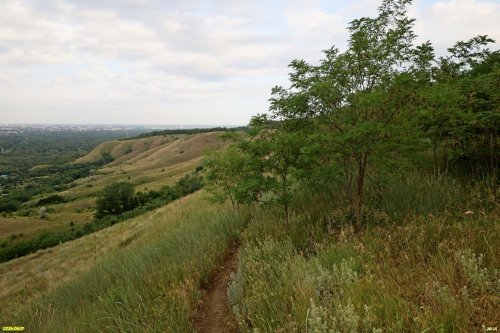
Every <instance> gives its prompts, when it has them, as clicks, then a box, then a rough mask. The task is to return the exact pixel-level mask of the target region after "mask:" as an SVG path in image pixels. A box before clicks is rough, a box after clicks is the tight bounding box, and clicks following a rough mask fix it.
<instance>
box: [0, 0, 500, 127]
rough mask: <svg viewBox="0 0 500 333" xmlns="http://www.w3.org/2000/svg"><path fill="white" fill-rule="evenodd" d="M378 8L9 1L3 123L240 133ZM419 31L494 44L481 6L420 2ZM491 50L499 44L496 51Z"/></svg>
mask: <svg viewBox="0 0 500 333" xmlns="http://www.w3.org/2000/svg"><path fill="white" fill-rule="evenodd" d="M378 5H379V1H375V0H356V1H351V2H347V1H345V0H341V1H329V0H328V1H327V0H289V1H284V0H280V1H273V2H269V1H262V0H257V1H233V0H213V1H195V0H186V1H182V2H179V1H172V0H170V1H160V0H126V1H120V2H118V1H107V0H88V1H69V0H46V1H28V0H16V1H15V0H4V1H1V2H0V122H84V123H99V122H104V123H112V122H120V123H178V124H188V123H197V124H203V123H205V124H219V123H220V124H244V123H246V122H247V121H248V119H249V118H250V117H251V116H252V115H254V114H256V113H259V112H265V111H266V110H267V107H268V102H267V99H268V98H269V94H270V89H271V87H272V86H274V85H276V84H285V83H286V78H287V73H288V68H287V65H288V63H289V62H290V61H291V60H292V59H295V58H303V59H306V60H307V61H312V62H315V61H317V60H318V59H319V58H320V57H321V51H322V50H323V49H327V48H329V47H330V46H332V45H334V44H335V45H337V46H339V47H343V46H345V42H346V39H347V32H346V30H345V28H346V26H347V23H348V22H349V21H350V20H352V19H354V18H357V17H359V16H362V15H370V16H373V15H375V13H376V8H377V7H378ZM410 13H411V15H413V16H415V17H416V18H417V24H416V26H415V30H416V32H417V33H418V35H419V36H420V37H419V38H420V39H421V40H423V41H425V40H428V39H430V40H431V41H433V42H434V44H435V46H436V47H437V48H438V51H440V52H443V51H444V50H445V49H446V48H447V47H449V46H451V44H453V43H454V42H455V41H456V40H460V39H468V38H470V37H472V36H473V35H476V34H490V35H492V36H493V37H494V38H497V39H498V38H500V36H496V35H495V34H498V33H499V32H500V24H499V23H498V22H497V21H498V20H497V18H498V17H500V5H499V4H498V3H497V2H492V1H488V0H448V1H431V0H425V1H424V0H421V1H417V2H416V3H415V5H414V6H413V7H412V9H411V12H410ZM495 47H497V48H498V44H496V45H495Z"/></svg>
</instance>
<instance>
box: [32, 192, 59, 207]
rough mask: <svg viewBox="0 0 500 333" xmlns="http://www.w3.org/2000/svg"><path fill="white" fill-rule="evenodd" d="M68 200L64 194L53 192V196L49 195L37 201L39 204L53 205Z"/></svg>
mask: <svg viewBox="0 0 500 333" xmlns="http://www.w3.org/2000/svg"><path fill="white" fill-rule="evenodd" d="M64 202H66V199H64V197H63V196H61V195H59V194H52V195H51V196H48V197H46V198H43V199H40V200H38V202H37V204H36V205H37V206H46V205H53V204H58V203H64Z"/></svg>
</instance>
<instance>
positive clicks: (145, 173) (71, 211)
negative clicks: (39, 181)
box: [0, 132, 224, 246]
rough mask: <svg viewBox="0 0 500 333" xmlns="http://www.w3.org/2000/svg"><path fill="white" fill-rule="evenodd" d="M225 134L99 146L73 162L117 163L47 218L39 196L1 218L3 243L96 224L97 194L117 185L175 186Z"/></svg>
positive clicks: (80, 183)
mask: <svg viewBox="0 0 500 333" xmlns="http://www.w3.org/2000/svg"><path fill="white" fill-rule="evenodd" d="M219 135H220V133H218V132H209V133H202V134H194V135H172V136H154V137H147V138H137V139H132V140H121V141H120V140H113V141H108V142H105V143H103V144H100V145H98V146H97V147H96V148H94V149H93V150H92V151H90V152H89V153H88V154H87V155H85V156H84V157H82V158H79V159H78V160H76V161H74V162H73V163H95V162H96V161H98V160H100V159H102V156H103V155H105V154H108V155H110V156H111V157H112V158H113V160H112V162H110V163H108V164H106V165H104V166H103V167H102V168H100V169H97V170H92V171H91V174H90V175H89V176H88V177H85V178H81V179H78V180H76V181H74V182H73V183H72V184H71V187H70V188H69V189H67V190H65V191H62V192H59V193H58V194H59V195H61V196H63V197H64V198H65V199H66V200H67V202H65V203H59V204H53V205H48V206H47V211H48V218H47V219H40V218H39V216H38V213H37V212H38V207H36V203H37V201H38V200H39V199H40V198H41V197H42V196H40V197H36V198H34V199H33V200H31V201H30V202H27V203H26V204H24V206H23V208H22V211H21V213H20V214H16V215H6V216H0V235H1V236H0V243H2V244H3V245H5V246H12V245H15V244H17V243H19V242H23V241H29V240H31V239H34V238H36V237H39V236H40V235H41V234H43V233H44V232H66V231H68V232H70V231H71V232H72V231H74V230H78V229H79V228H81V227H82V226H83V225H85V224H86V223H88V222H89V221H91V220H92V217H93V213H94V211H95V198H96V195H97V194H98V193H99V192H100V191H101V190H102V189H103V188H104V187H105V186H106V185H109V184H111V183H113V182H119V181H127V182H130V183H131V184H132V185H134V187H135V189H136V191H151V190H159V189H160V188H161V187H162V186H165V185H169V186H170V185H173V184H174V183H175V182H176V181H178V180H179V179H180V178H182V177H183V176H184V175H186V174H188V173H190V172H192V171H194V170H195V169H196V168H197V167H198V166H200V165H201V163H202V160H203V156H204V154H205V153H206V152H207V151H211V150H214V149H219V148H221V147H222V146H223V145H224V143H223V141H222V140H221V139H220V138H219Z"/></svg>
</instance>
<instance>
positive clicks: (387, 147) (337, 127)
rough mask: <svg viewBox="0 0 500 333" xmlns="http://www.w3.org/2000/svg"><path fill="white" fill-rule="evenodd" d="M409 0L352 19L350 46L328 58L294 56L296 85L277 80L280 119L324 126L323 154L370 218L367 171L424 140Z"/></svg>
mask: <svg viewBox="0 0 500 333" xmlns="http://www.w3.org/2000/svg"><path fill="white" fill-rule="evenodd" d="M409 3H410V1H408V0H385V1H383V3H382V5H381V6H380V7H379V15H378V17H376V18H366V17H365V18H361V19H357V20H354V21H352V22H351V23H350V25H349V27H348V30H349V32H350V38H349V43H348V49H347V50H346V51H345V52H340V51H339V50H338V49H336V48H331V49H329V50H326V51H325V52H324V53H325V58H324V59H323V60H322V61H321V63H320V65H318V66H313V65H310V64H307V63H306V62H305V61H302V60H295V61H293V62H292V63H291V65H290V67H291V68H292V73H291V74H290V81H291V85H290V87H289V88H283V87H276V88H274V89H273V97H272V99H271V112H272V115H273V119H275V120H277V121H282V122H296V121H307V120H313V121H315V122H317V124H318V125H317V127H316V130H317V129H318V128H321V129H322V131H323V132H322V134H323V135H324V137H325V138H326V139H327V140H324V141H325V142H324V144H325V145H324V146H323V147H322V149H323V152H324V153H323V154H321V155H327V156H329V157H330V158H329V159H327V160H325V161H324V163H325V164H329V163H336V164H337V166H339V169H340V170H341V172H342V173H343V174H344V188H345V193H346V195H347V198H348V199H349V200H350V201H351V203H352V204H353V206H354V207H355V215H356V221H357V224H358V226H360V224H361V221H362V215H363V212H362V208H363V203H364V189H365V183H366V182H365V178H366V175H367V172H368V169H369V167H370V165H372V166H373V165H374V162H375V161H383V160H384V159H383V158H381V155H383V154H388V155H390V154H393V153H394V152H402V151H403V150H407V149H409V148H411V147H412V146H414V143H415V142H416V140H415V139H414V138H415V135H413V134H414V131H412V124H411V122H410V121H409V120H410V119H411V117H410V116H409V115H410V114H411V112H413V111H414V110H413V108H412V101H413V100H415V98H416V82H415V79H414V77H413V76H412V75H411V69H410V67H409V66H408V65H407V63H409V62H411V59H412V56H413V55H414V54H415V52H414V49H413V46H412V42H413V39H414V37H415V35H414V34H413V32H412V26H413V20H412V19H409V18H408V17H407V16H406V7H407V5H408V4H409Z"/></svg>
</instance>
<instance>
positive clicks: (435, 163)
mask: <svg viewBox="0 0 500 333" xmlns="http://www.w3.org/2000/svg"><path fill="white" fill-rule="evenodd" d="M432 152H433V153H434V178H436V177H437V175H438V165H437V155H436V145H432Z"/></svg>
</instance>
